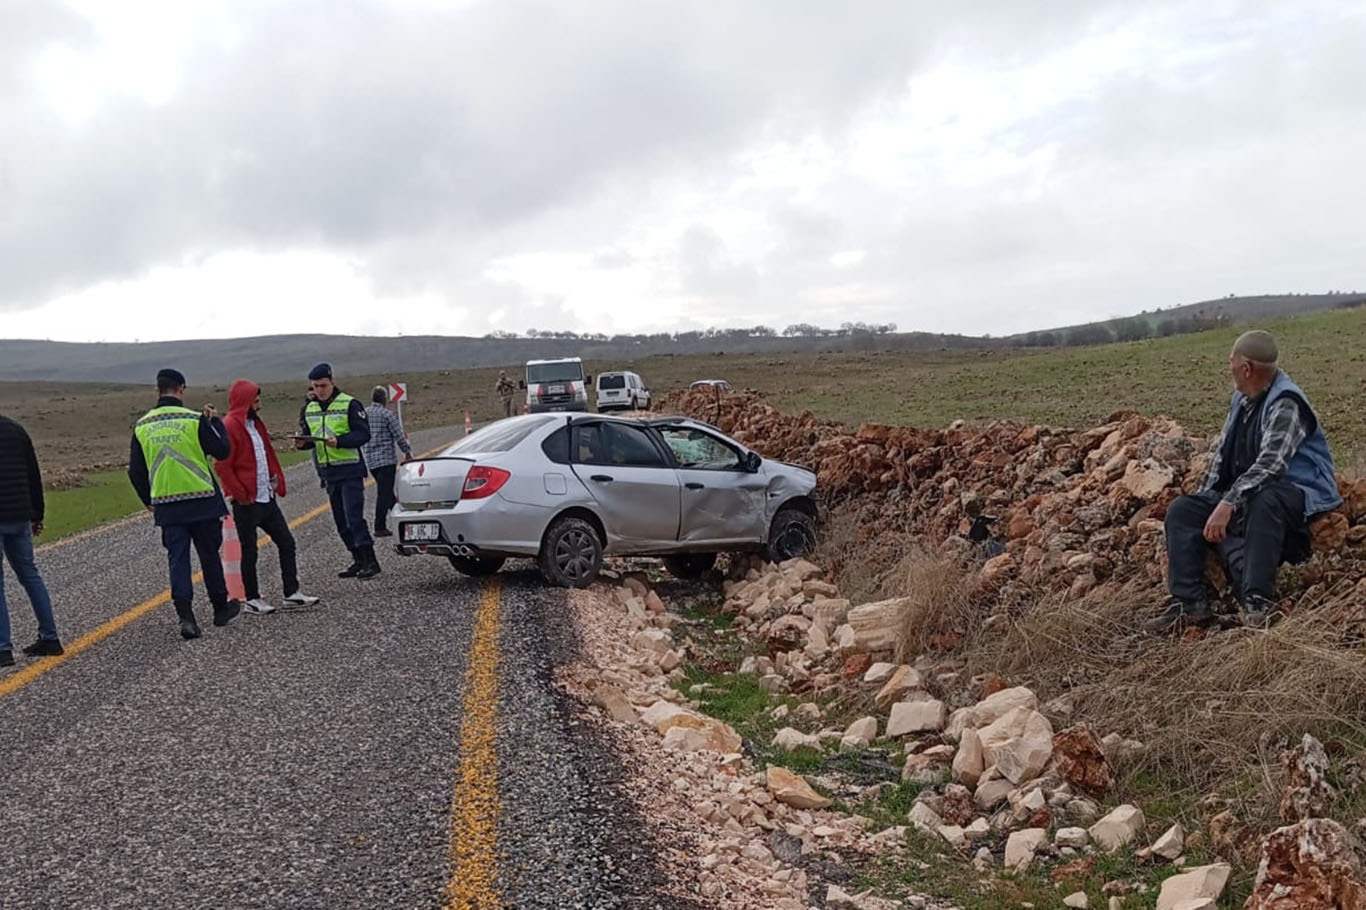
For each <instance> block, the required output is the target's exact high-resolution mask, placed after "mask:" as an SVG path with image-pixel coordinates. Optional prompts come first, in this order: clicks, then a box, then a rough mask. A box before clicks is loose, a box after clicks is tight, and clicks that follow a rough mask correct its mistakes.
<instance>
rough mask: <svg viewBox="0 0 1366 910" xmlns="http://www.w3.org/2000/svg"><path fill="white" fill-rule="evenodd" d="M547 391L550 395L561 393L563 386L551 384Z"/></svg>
mask: <svg viewBox="0 0 1366 910" xmlns="http://www.w3.org/2000/svg"><path fill="white" fill-rule="evenodd" d="M548 391H549V392H550V394H551V395H563V394H564V386H562V385H553V386H551V387H550V389H549V390H548Z"/></svg>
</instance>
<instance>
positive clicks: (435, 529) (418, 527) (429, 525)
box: [403, 521, 441, 540]
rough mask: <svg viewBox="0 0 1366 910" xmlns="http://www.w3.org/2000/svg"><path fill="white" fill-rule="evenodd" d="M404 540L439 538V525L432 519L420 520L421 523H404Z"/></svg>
mask: <svg viewBox="0 0 1366 910" xmlns="http://www.w3.org/2000/svg"><path fill="white" fill-rule="evenodd" d="M403 539H404V540H440V539H441V525H439V524H437V523H436V522H434V521H427V522H422V523H421V524H405V525H404V526H403Z"/></svg>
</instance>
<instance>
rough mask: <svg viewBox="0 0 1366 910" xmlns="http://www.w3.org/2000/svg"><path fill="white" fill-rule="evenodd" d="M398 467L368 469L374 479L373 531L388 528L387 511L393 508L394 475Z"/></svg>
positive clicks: (379, 466)
mask: <svg viewBox="0 0 1366 910" xmlns="http://www.w3.org/2000/svg"><path fill="white" fill-rule="evenodd" d="M397 473H398V465H392V464H382V465H378V466H376V467H373V468H371V469H370V476H371V477H373V478H375V530H376V531H383V530H385V529H386V528H388V527H389V510H390V509H392V508H393V507H394V475H395V474H397Z"/></svg>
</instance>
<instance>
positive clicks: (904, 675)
mask: <svg viewBox="0 0 1366 910" xmlns="http://www.w3.org/2000/svg"><path fill="white" fill-rule="evenodd" d="M924 682H925V681H924V679H922V678H921V676H920V671H918V670H916V669H915V668H914V667H909V666H907V665H905V664H902V665H901V666H899V667H896V668H895V669H893V670H892V672H891V674H889V675H888V677H887V681H886V682H885V683H883V685H882V688H881V689H879V690H878V693H877V695H874V696H873V703H874V704H876V705H877V706H878V707H879V708H885V707H887V706H888V705H890V704H892V703H893V702H898V701H905V700H907V699H906V696H907V695H909V694H910V693H912V692H914V691H916V690H917V689H919V688H921V686H923V685H924Z"/></svg>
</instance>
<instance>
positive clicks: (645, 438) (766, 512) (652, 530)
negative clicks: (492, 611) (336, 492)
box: [390, 414, 817, 587]
mask: <svg viewBox="0 0 1366 910" xmlns="http://www.w3.org/2000/svg"><path fill="white" fill-rule="evenodd" d="M815 490H816V476H815V475H814V474H812V473H811V472H810V471H808V470H806V469H804V468H800V467H796V466H793V465H788V464H783V463H782V462H777V461H771V460H769V459H765V458H763V457H761V456H760V455H759V454H758V453H756V452H753V451H751V450H749V449H747V448H745V447H744V446H742V445H740V444H739V443H738V442H736V441H735V440H733V439H731V438H730V437H728V436H726V435H725V434H723V433H722V432H721V431H719V430H717V429H716V428H715V427H712V426H709V425H707V424H705V423H701V422H699V421H695V420H690V419H686V418H674V417H668V418H644V417H617V416H605V415H595V414H567V415H559V416H557V415H548V414H527V415H520V416H516V417H510V418H507V419H505V420H500V421H498V422H496V423H493V424H490V425H489V426H487V427H485V428H483V429H481V430H479V431H477V432H475V433H473V434H471V435H469V436H466V437H464V438H463V439H461V440H460V441H459V442H457V443H455V444H454V445H452V446H450V447H449V448H447V449H446V450H445V451H443V452H442V453H441V454H440V455H438V456H436V457H434V458H427V459H422V460H418V461H412V462H409V463H407V464H405V465H402V466H401V467H400V468H399V472H398V477H397V482H396V493H397V496H398V504H397V505H395V506H394V509H393V511H392V512H391V513H390V515H391V518H392V519H393V521H394V523H395V524H396V525H397V529H396V530H397V538H396V542H395V544H394V547H395V549H396V551H397V552H398V553H399V554H401V555H403V556H417V555H428V556H441V557H445V558H446V559H449V560H450V563H451V565H452V566H454V567H455V568H456V569H457V570H459V571H460V572H463V573H464V574H466V575H471V576H482V575H489V574H492V573H494V572H497V571H498V570H499V569H501V568H502V566H503V563H504V561H505V560H506V559H508V558H510V557H529V558H533V559H535V560H536V561H537V564H538V565H539V567H540V570H541V573H542V574H543V575H544V576H545V577H546V579H547V580H549V581H550V582H551V583H553V584H556V585H562V586H566V587H582V586H584V585H587V584H589V583H590V582H592V581H593V579H594V578H596V577H597V574H598V571H599V569H600V568H601V566H602V560H603V558H604V557H605V556H659V557H663V559H664V563H665V565H666V566H667V567H668V569H669V571H670V572H672V573H673V574H675V575H677V576H679V577H684V578H691V577H696V576H698V575H701V574H703V573H704V572H706V571H707V570H709V569H710V568H711V567H712V566H713V565H714V564H715V562H716V557H717V554H719V553H724V552H761V553H764V554H766V556H767V558H768V559H771V560H773V561H781V560H785V559H791V558H794V557H796V556H801V555H803V554H805V553H808V552H810V550H811V549H812V547H813V546H814V544H815V535H816V519H817V508H816V501H815Z"/></svg>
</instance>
